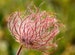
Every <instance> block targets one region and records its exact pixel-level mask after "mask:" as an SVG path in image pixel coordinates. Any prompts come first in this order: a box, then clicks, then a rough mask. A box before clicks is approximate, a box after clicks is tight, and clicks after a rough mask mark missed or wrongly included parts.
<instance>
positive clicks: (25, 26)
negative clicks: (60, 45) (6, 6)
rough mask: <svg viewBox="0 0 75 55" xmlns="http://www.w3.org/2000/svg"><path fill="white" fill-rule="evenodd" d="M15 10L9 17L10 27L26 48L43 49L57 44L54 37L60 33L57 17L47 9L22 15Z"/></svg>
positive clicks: (18, 40)
mask: <svg viewBox="0 0 75 55" xmlns="http://www.w3.org/2000/svg"><path fill="white" fill-rule="evenodd" d="M21 16H22V14H21V12H15V13H13V14H12V15H11V16H10V17H9V21H8V28H9V30H10V32H11V33H12V35H14V37H15V39H16V41H17V42H19V43H20V44H21V45H24V46H25V47H26V48H28V49H29V48H32V49H41V48H47V47H48V46H51V47H53V46H56V45H54V43H53V39H54V37H55V36H56V35H57V34H58V33H59V27H58V24H57V19H56V17H52V16H51V15H50V14H49V13H48V12H46V11H40V12H33V13H31V14H29V15H25V16H24V17H23V18H22V17H21Z"/></svg>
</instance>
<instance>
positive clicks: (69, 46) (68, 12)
mask: <svg viewBox="0 0 75 55" xmlns="http://www.w3.org/2000/svg"><path fill="white" fill-rule="evenodd" d="M32 1H33V3H34V4H35V5H36V6H37V7H38V6H39V5H40V4H41V3H42V2H44V4H42V6H40V9H41V10H46V11H48V12H55V13H56V16H57V18H58V19H59V20H60V21H61V22H62V23H63V24H64V25H65V26H66V28H65V29H62V31H63V33H60V34H59V35H58V37H62V36H63V37H64V38H63V39H61V40H60V41H59V42H58V49H57V51H56V52H55V53H53V54H52V55H75V0H0V55H15V54H16V51H17V49H18V47H19V43H17V42H16V41H15V40H14V38H13V37H12V36H11V34H10V32H9V31H8V28H7V20H8V16H9V15H10V14H11V13H12V12H14V11H19V10H20V11H25V9H26V8H27V6H28V5H30V3H31V2H32ZM21 55H42V53H41V52H39V51H35V50H29V51H28V50H27V49H25V48H23V50H22V54H21Z"/></svg>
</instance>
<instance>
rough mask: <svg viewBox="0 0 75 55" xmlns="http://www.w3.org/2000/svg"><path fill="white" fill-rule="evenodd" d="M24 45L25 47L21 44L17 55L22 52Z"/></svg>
mask: <svg viewBox="0 0 75 55" xmlns="http://www.w3.org/2000/svg"><path fill="white" fill-rule="evenodd" d="M22 47H23V45H21V46H20V47H19V49H18V51H17V54H16V55H19V54H20V52H21V50H22Z"/></svg>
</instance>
